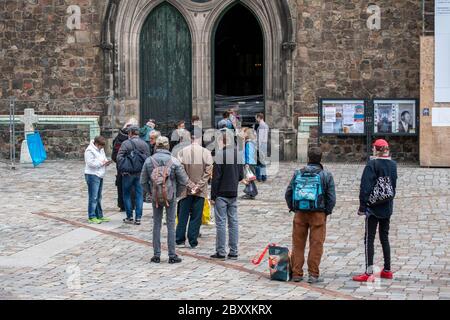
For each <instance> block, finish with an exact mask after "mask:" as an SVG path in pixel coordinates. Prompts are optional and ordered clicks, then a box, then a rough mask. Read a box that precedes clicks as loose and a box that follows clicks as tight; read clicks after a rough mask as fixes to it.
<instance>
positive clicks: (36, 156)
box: [27, 132, 47, 167]
mask: <svg viewBox="0 0 450 320" xmlns="http://www.w3.org/2000/svg"><path fill="white" fill-rule="evenodd" d="M27 144H28V151H29V152H30V156H31V161H33V166H35V167H37V166H38V165H40V164H41V163H42V162H44V161H45V160H46V159H47V153H46V152H45V148H44V144H43V143H42V139H41V135H40V134H39V132H35V133H30V134H27Z"/></svg>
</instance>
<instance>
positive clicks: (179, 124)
mask: <svg viewBox="0 0 450 320" xmlns="http://www.w3.org/2000/svg"><path fill="white" fill-rule="evenodd" d="M184 123H186V121H184V120H180V121H178V122H177V128H178V127H179V126H181V125H182V124H184Z"/></svg>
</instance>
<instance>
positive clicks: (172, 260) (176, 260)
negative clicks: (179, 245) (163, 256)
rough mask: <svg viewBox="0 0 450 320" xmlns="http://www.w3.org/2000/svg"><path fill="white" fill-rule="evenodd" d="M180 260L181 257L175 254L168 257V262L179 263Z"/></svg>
mask: <svg viewBox="0 0 450 320" xmlns="http://www.w3.org/2000/svg"><path fill="white" fill-rule="evenodd" d="M181 261H183V260H181V258H180V257H179V256H175V257H173V258H169V263H170V264H174V263H180V262H181Z"/></svg>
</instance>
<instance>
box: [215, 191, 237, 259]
mask: <svg viewBox="0 0 450 320" xmlns="http://www.w3.org/2000/svg"><path fill="white" fill-rule="evenodd" d="M214 215H215V219H216V231H217V235H216V252H217V253H218V254H220V255H221V256H225V255H226V254H227V252H226V242H227V222H228V247H229V249H230V252H229V253H230V254H231V255H238V243H239V224H238V213H237V198H220V197H219V198H217V199H216V204H215V206H214Z"/></svg>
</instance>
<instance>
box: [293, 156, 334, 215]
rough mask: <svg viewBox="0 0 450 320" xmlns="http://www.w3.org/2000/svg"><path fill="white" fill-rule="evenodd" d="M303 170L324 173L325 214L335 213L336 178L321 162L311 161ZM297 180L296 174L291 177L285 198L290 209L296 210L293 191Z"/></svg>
mask: <svg viewBox="0 0 450 320" xmlns="http://www.w3.org/2000/svg"><path fill="white" fill-rule="evenodd" d="M302 171H303V172H310V173H316V174H317V173H321V175H322V177H323V178H322V189H323V194H324V198H325V214H326V215H330V214H331V213H333V209H334V206H335V205H336V191H335V185H334V179H333V175H332V174H331V173H330V172H328V171H326V170H324V168H323V166H322V165H321V164H314V163H309V164H308V165H307V166H306V167H305V168H304V169H302ZM294 181H295V174H294V176H293V177H292V179H291V182H290V183H289V186H288V187H287V190H286V194H285V199H286V204H287V206H288V208H289V210H290V211H294V205H293V203H292V202H293V201H292V192H293V186H294Z"/></svg>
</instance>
